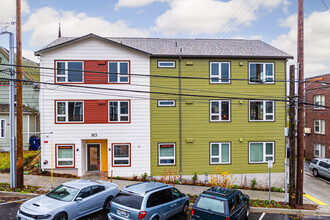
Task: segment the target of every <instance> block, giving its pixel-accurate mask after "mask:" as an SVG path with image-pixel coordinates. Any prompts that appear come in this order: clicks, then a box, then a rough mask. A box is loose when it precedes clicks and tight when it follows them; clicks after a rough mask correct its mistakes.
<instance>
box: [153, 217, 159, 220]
mask: <svg viewBox="0 0 330 220" xmlns="http://www.w3.org/2000/svg"><path fill="white" fill-rule="evenodd" d="M151 220H159V218H158V217H153V218H152V219H151Z"/></svg>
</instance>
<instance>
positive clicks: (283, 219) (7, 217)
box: [0, 202, 330, 220]
mask: <svg viewBox="0 0 330 220" xmlns="http://www.w3.org/2000/svg"><path fill="white" fill-rule="evenodd" d="M21 204H22V202H11V203H7V204H0V219H2V220H14V219H16V213H17V210H18V209H19V207H20V205H21ZM107 219H108V218H107V214H106V213H104V212H96V213H94V214H91V215H88V216H85V217H83V218H81V219H80V220H107ZM188 219H189V215H188V216H182V215H177V216H174V217H173V218H171V219H169V220H188ZM249 219H251V220H289V219H295V220H300V219H329V220H330V217H325V216H307V215H305V216H299V215H283V214H271V213H250V216H249Z"/></svg>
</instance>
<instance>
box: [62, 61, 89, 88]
mask: <svg viewBox="0 0 330 220" xmlns="http://www.w3.org/2000/svg"><path fill="white" fill-rule="evenodd" d="M56 82H58V83H70V82H75V83H76V82H80V83H81V82H83V62H82V61H57V62H56Z"/></svg>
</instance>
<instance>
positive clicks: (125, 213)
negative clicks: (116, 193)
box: [118, 210, 127, 216]
mask: <svg viewBox="0 0 330 220" xmlns="http://www.w3.org/2000/svg"><path fill="white" fill-rule="evenodd" d="M118 212H119V215H122V216H127V212H125V211H124V210H118Z"/></svg>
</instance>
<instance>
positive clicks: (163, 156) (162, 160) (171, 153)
mask: <svg viewBox="0 0 330 220" xmlns="http://www.w3.org/2000/svg"><path fill="white" fill-rule="evenodd" d="M158 165H175V144H173V143H162V144H158Z"/></svg>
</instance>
